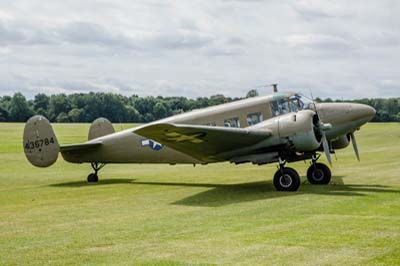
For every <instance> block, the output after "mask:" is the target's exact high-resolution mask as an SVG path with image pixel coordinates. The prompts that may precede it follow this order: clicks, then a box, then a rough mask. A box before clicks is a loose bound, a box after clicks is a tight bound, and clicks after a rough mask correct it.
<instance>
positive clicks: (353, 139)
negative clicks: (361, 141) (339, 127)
mask: <svg viewBox="0 0 400 266" xmlns="http://www.w3.org/2000/svg"><path fill="white" fill-rule="evenodd" d="M350 138H351V143H352V144H353V149H354V153H355V154H356V157H357V160H358V161H360V153H359V152H358V146H357V141H356V137H355V136H354V132H352V133H350Z"/></svg>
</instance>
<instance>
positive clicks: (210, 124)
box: [206, 122, 217, 127]
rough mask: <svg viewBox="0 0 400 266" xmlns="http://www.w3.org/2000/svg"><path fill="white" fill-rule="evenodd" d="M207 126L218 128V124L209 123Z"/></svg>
mask: <svg viewBox="0 0 400 266" xmlns="http://www.w3.org/2000/svg"><path fill="white" fill-rule="evenodd" d="M206 126H210V127H215V126H217V123H215V122H210V123H207V124H206Z"/></svg>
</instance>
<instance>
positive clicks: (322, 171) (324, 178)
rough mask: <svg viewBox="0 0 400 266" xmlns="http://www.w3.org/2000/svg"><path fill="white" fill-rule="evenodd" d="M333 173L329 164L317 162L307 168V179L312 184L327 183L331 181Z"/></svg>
mask: <svg viewBox="0 0 400 266" xmlns="http://www.w3.org/2000/svg"><path fill="white" fill-rule="evenodd" d="M331 177H332V173H331V170H330V169H329V167H328V166H326V165H325V164H322V163H315V164H313V165H311V166H310V167H309V168H308V170H307V179H308V181H309V182H310V183H311V184H315V185H326V184H329V182H330V181H331Z"/></svg>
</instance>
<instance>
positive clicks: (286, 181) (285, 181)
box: [279, 174, 293, 188]
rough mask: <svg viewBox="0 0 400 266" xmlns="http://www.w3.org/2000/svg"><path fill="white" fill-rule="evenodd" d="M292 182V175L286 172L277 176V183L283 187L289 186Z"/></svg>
mask: <svg viewBox="0 0 400 266" xmlns="http://www.w3.org/2000/svg"><path fill="white" fill-rule="evenodd" d="M292 183H293V180H292V177H291V176H290V175H288V174H285V175H283V176H281V177H280V178H279V184H280V185H281V186H282V187H284V188H288V187H290V186H291V185H292Z"/></svg>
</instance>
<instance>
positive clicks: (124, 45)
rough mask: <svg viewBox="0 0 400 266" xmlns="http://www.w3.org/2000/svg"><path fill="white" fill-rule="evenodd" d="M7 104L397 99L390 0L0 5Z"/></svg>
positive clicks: (0, 61)
mask: <svg viewBox="0 0 400 266" xmlns="http://www.w3.org/2000/svg"><path fill="white" fill-rule="evenodd" d="M0 3H1V7H0V55H1V57H0V95H1V94H10V93H13V92H14V91H16V90H19V91H22V92H24V93H26V94H28V95H30V96H31V95H33V94H35V93H37V92H47V93H57V92H64V93H70V92H86V91H90V90H94V91H112V92H117V93H122V94H127V95H129V94H139V95H165V96H170V95H183V96H189V97H197V96H209V95H212V94H217V93H224V94H226V95H228V96H241V95H245V93H246V92H247V90H249V89H251V88H253V87H256V86H259V85H260V84H270V83H275V82H278V83H280V87H281V88H282V89H284V88H287V89H290V90H304V92H305V93H307V92H308V89H309V88H311V89H312V90H313V92H314V95H319V96H321V97H333V98H335V97H345V98H346V97H347V98H359V97H377V96H399V92H400V91H399V89H400V80H399V79H398V74H397V72H398V69H399V62H400V51H399V49H398V47H399V44H400V37H399V36H400V29H399V27H398V25H399V24H400V17H398V15H397V14H398V13H399V11H400V5H399V4H398V2H397V1H395V0H382V1H362V0H356V1H351V2H349V1H344V0H337V1H332V0H301V1H294V0H284V1H278V0H272V1H262V0H253V1H244V0H242V1H241V0H231V1H227V0H215V1H208V0H207V1H204V0H194V1H178V0H171V1H161V0H138V1H123V0H114V1H110V0H98V1H95V0H88V1H78V0H70V1H61V0H53V1H48V2H46V4H44V3H43V2H42V1H38V0H14V1H3V0H0Z"/></svg>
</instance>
